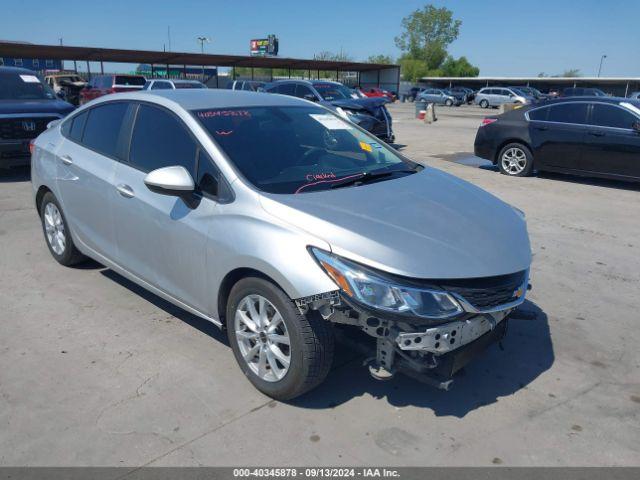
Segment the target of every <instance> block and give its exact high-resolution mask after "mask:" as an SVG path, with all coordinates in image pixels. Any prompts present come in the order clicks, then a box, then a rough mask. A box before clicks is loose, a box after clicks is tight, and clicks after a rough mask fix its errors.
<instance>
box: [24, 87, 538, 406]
mask: <svg viewBox="0 0 640 480" xmlns="http://www.w3.org/2000/svg"><path fill="white" fill-rule="evenodd" d="M32 182H33V192H34V196H35V204H36V207H37V210H38V213H39V215H40V217H41V219H42V227H43V231H44V237H45V239H46V243H47V245H48V247H49V250H50V251H51V254H52V255H53V257H54V258H55V259H56V260H57V261H58V262H59V263H61V264H63V265H73V264H76V263H78V262H81V261H82V260H83V259H85V258H87V257H90V258H92V259H94V260H96V261H98V262H100V263H101V264H103V265H106V266H107V267H109V268H111V269H113V270H114V271H116V272H118V273H119V274H121V275H123V276H125V277H126V278H128V279H130V280H132V281H133V282H135V283H137V284H138V285H141V286H142V287H144V288H146V289H148V290H149V291H151V292H153V293H155V294H156V295H159V296H160V297H162V298H164V299H166V300H168V301H170V302H172V303H174V304H175V305H178V306H180V307H182V308H184V309H185V310H188V311H189V312H191V313H193V314H195V315H198V316H200V317H202V318H204V319H206V320H208V321H210V322H212V323H214V324H215V325H217V326H219V327H221V328H222V327H224V328H226V330H227V332H228V337H229V343H230V345H231V348H232V349H233V353H234V355H235V357H236V359H237V361H238V363H239V365H240V368H241V370H242V372H243V373H244V374H245V375H246V376H247V377H248V379H249V380H250V381H251V382H252V383H253V384H254V385H255V386H256V387H257V388H258V389H259V390H261V391H262V392H264V393H265V394H267V395H269V396H271V397H273V398H276V399H291V398H294V397H296V396H298V395H301V394H302V393H304V392H306V391H308V390H310V389H312V388H314V387H315V386H317V385H318V384H319V383H321V382H322V381H323V379H324V378H325V376H326V375H327V373H328V371H329V369H330V367H331V363H332V357H333V352H334V333H335V331H337V330H340V331H343V330H344V329H345V328H351V329H359V330H361V331H363V332H364V333H366V334H368V335H369V336H370V338H369V342H368V343H366V345H365V346H368V347H370V348H371V349H372V352H373V354H372V355H373V357H372V358H373V360H372V361H371V364H370V370H371V372H372V373H373V374H374V375H375V376H376V378H388V377H390V376H392V375H393V374H394V373H395V372H406V373H409V374H411V375H413V376H414V377H417V378H419V379H420V380H424V381H425V382H428V383H431V384H433V385H435V386H437V387H440V388H445V389H446V388H448V387H449V386H450V384H451V375H452V374H453V373H454V372H455V370H457V369H458V368H461V366H462V365H464V363H465V362H466V361H468V360H469V358H470V357H471V356H472V354H474V353H475V352H477V351H480V350H481V349H482V348H483V347H485V346H486V345H488V344H490V343H492V342H495V341H497V340H499V339H500V338H502V335H503V334H504V332H505V331H506V323H507V321H506V319H507V316H508V315H509V313H510V312H512V311H513V309H514V308H516V307H517V306H518V305H520V304H521V303H522V302H523V301H524V298H525V292H526V289H527V286H528V277H529V266H530V262H531V252H530V246H529V238H528V235H527V229H526V223H525V219H524V215H523V214H522V212H520V211H518V210H516V209H515V208H513V207H511V206H509V205H508V204H506V203H504V202H502V201H500V200H499V199H497V198H495V197H494V196H492V195H490V194H488V193H486V192H484V191H483V190H481V189H479V188H477V187H475V186H473V185H471V184H469V183H466V182H464V181H462V180H460V179H458V178H456V177H453V176H451V175H448V174H446V173H444V172H441V171H439V170H436V169H434V168H429V167H423V166H420V165H418V164H416V163H414V162H412V161H410V160H408V159H407V158H405V157H403V156H402V155H401V154H400V153H398V152H397V151H395V150H394V149H392V148H391V147H389V146H387V145H386V144H384V143H381V142H380V140H378V139H377V138H375V137H373V136H372V135H370V134H368V133H367V132H366V131H364V130H362V129H360V128H359V127H357V126H356V125H355V124H353V123H351V122H349V121H348V120H347V119H345V118H343V117H341V116H338V115H336V114H334V113H333V112H331V111H329V110H328V109H326V108H324V107H322V106H320V105H318V104H315V103H312V102H308V101H306V100H302V99H298V98H295V97H290V96H284V95H266V94H261V93H251V92H234V91H229V90H167V91H162V92H158V93H156V92H137V93H122V94H114V95H109V96H105V97H101V98H99V99H97V100H95V101H93V102H90V103H89V104H87V105H85V106H83V107H81V108H79V109H78V110H76V111H75V112H74V113H73V114H72V115H71V116H69V117H67V118H66V119H64V120H61V121H59V122H57V123H55V124H52V125H50V127H49V129H48V130H46V131H45V132H44V133H43V134H41V135H40V136H39V137H38V138H37V140H36V141H35V145H34V153H33V156H32ZM365 338H367V337H366V336H365Z"/></svg>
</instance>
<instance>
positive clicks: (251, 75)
mask: <svg viewBox="0 0 640 480" xmlns="http://www.w3.org/2000/svg"><path fill="white" fill-rule="evenodd" d="M251 80H253V67H251Z"/></svg>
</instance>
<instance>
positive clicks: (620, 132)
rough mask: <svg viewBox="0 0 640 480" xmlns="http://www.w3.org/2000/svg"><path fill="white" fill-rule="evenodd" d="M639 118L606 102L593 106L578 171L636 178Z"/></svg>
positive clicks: (639, 172) (639, 150) (639, 159)
mask: <svg viewBox="0 0 640 480" xmlns="http://www.w3.org/2000/svg"><path fill="white" fill-rule="evenodd" d="M637 122H640V117H637V116H636V115H635V114H633V113H632V112H630V111H629V110H627V109H625V108H623V107H620V106H617V105H611V104H606V103H593V104H592V106H591V113H590V119H589V127H588V129H587V139H586V144H585V151H584V154H583V156H582V160H581V168H582V169H583V170H586V171H588V172H594V173H599V174H607V175H610V174H613V175H622V176H625V177H636V178H640V132H638V131H637V130H635V129H634V128H633V125H634V123H637Z"/></svg>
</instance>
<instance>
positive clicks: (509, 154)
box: [498, 143, 533, 177]
mask: <svg viewBox="0 0 640 480" xmlns="http://www.w3.org/2000/svg"><path fill="white" fill-rule="evenodd" d="M498 166H499V167H500V172H501V173H503V174H505V175H509V176H511V177H528V176H529V175H531V172H532V171H533V155H532V154H531V150H529V148H527V147H526V146H525V145H523V144H521V143H509V144H507V145H505V146H504V147H503V148H502V150H500V153H499V155H498Z"/></svg>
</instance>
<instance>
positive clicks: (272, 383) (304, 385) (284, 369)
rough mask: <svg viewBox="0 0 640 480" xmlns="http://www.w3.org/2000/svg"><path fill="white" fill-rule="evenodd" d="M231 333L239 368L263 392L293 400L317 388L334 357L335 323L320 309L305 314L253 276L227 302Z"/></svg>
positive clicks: (277, 289)
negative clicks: (322, 314)
mask: <svg viewBox="0 0 640 480" xmlns="http://www.w3.org/2000/svg"><path fill="white" fill-rule="evenodd" d="M226 318H227V335H228V337H229V343H230V344H231V348H232V349H233V353H234V355H235V357H236V360H237V362H238V364H239V365H240V368H241V369H242V371H243V373H244V374H245V375H246V376H247V378H248V379H249V381H250V382H251V383H252V384H253V385H254V386H255V387H256V388H257V389H258V390H260V391H261V392H262V393H264V394H266V395H268V396H270V397H272V398H275V399H277V400H290V399H292V398H295V397H298V396H300V395H302V394H303V393H305V392H307V391H309V390H311V389H313V388H315V387H317V386H318V385H319V384H320V383H322V381H323V380H324V379H325V377H326V376H327V374H328V373H329V369H330V368H331V363H332V361H333V349H334V338H333V331H332V325H331V323H329V322H328V321H326V320H324V319H323V318H322V317H321V316H320V314H318V312H316V311H310V312H309V313H308V314H307V315H302V314H301V313H300V312H299V311H298V308H297V307H296V306H295V304H294V303H293V301H292V300H291V299H290V298H289V297H288V296H287V295H286V294H285V293H284V292H283V291H282V290H281V289H280V288H279V287H278V286H276V285H274V284H273V283H271V282H269V281H268V280H265V279H263V278H257V277H249V278H245V279H242V280H240V281H239V282H238V283H236V284H235V285H234V287H233V288H232V289H231V292H230V294H229V301H228V303H227V316H226Z"/></svg>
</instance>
